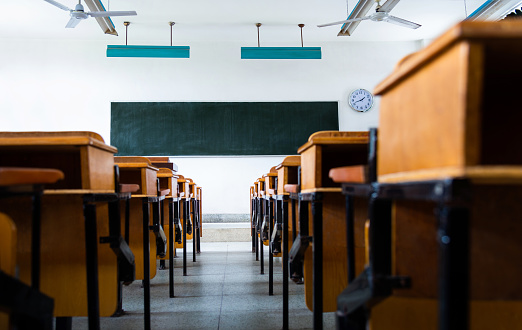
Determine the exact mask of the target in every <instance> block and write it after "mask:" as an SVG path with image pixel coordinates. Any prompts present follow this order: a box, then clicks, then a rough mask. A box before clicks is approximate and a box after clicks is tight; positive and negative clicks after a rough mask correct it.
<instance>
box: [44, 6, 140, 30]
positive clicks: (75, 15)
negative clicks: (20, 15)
mask: <svg viewBox="0 0 522 330" xmlns="http://www.w3.org/2000/svg"><path fill="white" fill-rule="evenodd" d="M44 1H46V2H48V3H50V4H51V5H53V6H56V7H58V8H60V9H62V10H65V11H68V12H69V13H70V15H71V19H70V20H69V22H68V23H67V25H66V26H65V27H66V28H74V27H76V25H78V23H80V21H82V20H84V19H87V18H89V16H91V17H109V16H133V15H137V13H136V12H135V11H91V12H86V11H84V10H83V5H82V3H81V0H79V1H78V4H77V5H76V7H74V9H70V8H69V7H67V6H65V5H62V4H61V3H59V2H56V1H54V0H44Z"/></svg>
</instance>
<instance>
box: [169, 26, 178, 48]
mask: <svg viewBox="0 0 522 330" xmlns="http://www.w3.org/2000/svg"><path fill="white" fill-rule="evenodd" d="M174 24H176V23H175V22H169V25H170V45H171V46H172V27H173V26H174Z"/></svg>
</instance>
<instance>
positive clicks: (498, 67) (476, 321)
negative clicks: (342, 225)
mask: <svg viewBox="0 0 522 330" xmlns="http://www.w3.org/2000/svg"><path fill="white" fill-rule="evenodd" d="M521 42H522V24H521V23H520V22H467V21H464V22H462V23H459V24H458V25H456V26H455V27H453V28H451V29H450V30H448V31H447V32H446V33H444V34H443V35H442V36H440V37H439V38H437V39H436V40H434V41H433V43H431V44H430V45H429V46H428V47H426V48H425V49H423V50H421V51H419V52H417V53H415V54H412V55H410V56H408V57H407V58H406V59H404V60H403V61H401V63H399V64H398V65H397V67H396V68H395V70H394V71H393V72H392V74H390V75H389V76H388V77H387V78H385V79H384V80H383V81H382V82H381V83H380V84H378V85H377V87H376V88H375V94H376V95H382V99H381V109H380V119H379V120H380V123H379V148H378V152H377V154H378V158H377V161H378V167H377V170H378V171H377V184H376V185H374V186H373V187H372V189H373V191H372V194H373V198H372V200H371V203H370V223H371V224H370V242H371V244H372V246H371V248H370V267H369V268H368V269H367V270H365V272H364V274H361V275H360V279H361V280H363V276H366V277H368V276H371V277H372V278H373V279H375V278H376V277H381V278H383V279H384V282H389V283H386V284H387V285H386V286H384V287H383V286H379V288H383V290H382V291H381V292H378V291H377V292H376V290H373V289H374V288H375V285H374V284H375V283H372V281H370V282H369V285H366V286H364V285H362V286H360V288H361V290H360V291H359V292H357V290H354V291H353V294H356V293H358V294H359V296H360V297H362V296H364V295H365V296H366V297H367V298H368V299H360V301H359V302H361V301H362V300H366V301H367V302H369V304H368V305H367V306H366V307H364V306H363V308H371V310H372V317H371V318H370V323H371V325H370V326H373V327H379V326H382V323H383V322H387V326H388V328H391V329H395V328H396V329H399V328H404V324H402V322H408V326H410V327H414V328H422V329H433V328H435V327H436V326H437V325H438V327H439V329H467V328H472V329H482V328H484V329H487V328H506V329H515V328H520V327H521V326H522V325H521V324H520V318H519V316H520V313H521V311H522V305H521V304H520V301H521V290H520V281H519V280H518V278H520V276H521V274H522V267H520V265H519V263H518V262H513V261H514V260H519V259H520V257H521V254H522V246H521V244H520V236H521V235H522V228H521V223H522V222H520V221H518V220H519V219H518V217H519V214H520V212H521V210H520V202H519V201H520V198H521V196H520V183H521V181H520V174H521V164H522V158H521V157H520V155H521V154H520V153H519V152H518V151H517V150H516V149H515V148H513V144H512V143H510V142H511V141H518V140H519V138H520V130H519V129H518V122H520V119H521V116H520V113H519V111H514V110H513V109H517V107H518V103H517V100H516V99H515V98H509V97H506V98H499V97H497V96H495V95H498V93H504V94H505V95H511V94H516V93H518V84H517V82H518V80H519V76H520V73H521V71H520V69H519V68H518V67H517V68H516V69H514V70H512V69H510V67H511V66H512V63H516V61H517V59H518V58H519V57H520V56H521V55H522V48H521V47H520V46H519V45H520V44H521ZM405 101H406V102H405ZM405 105H406V106H405ZM419 109H421V111H419ZM501 109H502V115H499V111H500V110H501ZM354 189H355V188H354ZM354 191H355V190H354ZM434 210H435V211H436V213H435V214H434V212H433V211H434ZM375 227H377V228H375ZM378 232H380V233H381V235H382V236H381V237H380V238H382V240H380V243H381V244H382V246H381V247H378V246H377V247H376V246H374V244H375V241H376V238H375V237H374V235H378ZM412 233H414V235H412ZM390 247H391V248H392V250H391V252H390ZM390 254H391V255H390ZM437 258H438V259H439V262H438V263H437V262H436V260H437ZM498 269H502V275H499V274H498V272H497V271H496V270H498ZM434 270H435V271H434ZM388 276H391V279H392V281H386V279H387V277H388ZM397 276H398V277H403V278H402V280H401V279H400V278H399V280H398V281H397V279H396V278H395V279H394V277H397ZM407 278H410V279H411V287H410V288H407V289H401V290H392V289H393V287H394V285H398V286H403V285H404V284H405V283H404V281H405V280H407ZM356 282H357V283H359V284H362V282H363V281H358V280H356V281H355V282H354V286H353V287H352V289H356V286H355V284H356ZM365 287H366V288H369V290H363V289H364V288H365ZM388 296H389V298H388V299H385V300H383V299H384V298H385V297H388ZM352 297H353V295H352ZM372 301H373V303H372ZM378 301H382V302H381V303H380V304H379V305H375V306H372V305H374V303H375V302H378ZM346 302H347V301H346ZM355 305H357V304H354V305H352V307H355ZM437 305H438V307H437ZM360 306H362V305H360ZM437 308H438V310H437ZM406 310H407V312H405V311H406ZM390 315H393V319H392V318H390V317H389V316H390ZM468 315H469V317H468ZM359 316H361V315H359ZM360 320H363V321H364V318H363V319H360ZM384 320H386V321H384ZM362 323H365V322H359V324H362Z"/></svg>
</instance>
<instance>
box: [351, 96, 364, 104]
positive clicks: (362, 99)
mask: <svg viewBox="0 0 522 330" xmlns="http://www.w3.org/2000/svg"><path fill="white" fill-rule="evenodd" d="M365 98H366V96H365V97H363V98H362V99H360V100H357V101H355V102H354V103H357V102H361V101H362V100H364V99H365Z"/></svg>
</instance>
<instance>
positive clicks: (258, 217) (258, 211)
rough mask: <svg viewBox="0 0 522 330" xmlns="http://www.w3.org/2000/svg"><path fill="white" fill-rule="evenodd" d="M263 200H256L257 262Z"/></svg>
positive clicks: (257, 259)
mask: <svg viewBox="0 0 522 330" xmlns="http://www.w3.org/2000/svg"><path fill="white" fill-rule="evenodd" d="M260 222H261V200H260V199H259V198H257V199H256V226H255V232H256V237H255V241H256V261H259V238H260V237H259V234H260V233H259V228H260V227H261V224H260Z"/></svg>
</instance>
